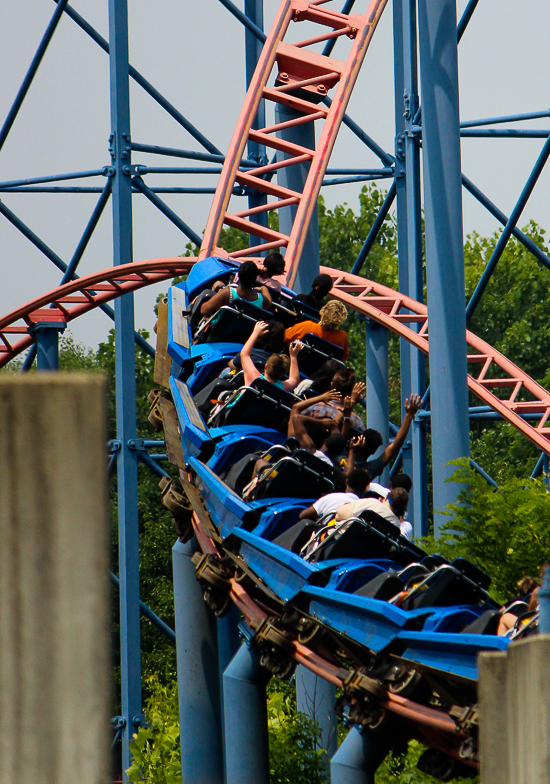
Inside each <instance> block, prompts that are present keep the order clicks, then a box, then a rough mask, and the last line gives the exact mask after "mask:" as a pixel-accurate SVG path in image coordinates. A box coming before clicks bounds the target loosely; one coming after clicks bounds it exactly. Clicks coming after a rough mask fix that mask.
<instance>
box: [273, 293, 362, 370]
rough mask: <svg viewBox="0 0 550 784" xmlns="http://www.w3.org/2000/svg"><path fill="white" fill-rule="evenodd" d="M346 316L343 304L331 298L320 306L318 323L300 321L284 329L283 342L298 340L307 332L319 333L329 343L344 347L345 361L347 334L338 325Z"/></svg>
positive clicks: (345, 355)
mask: <svg viewBox="0 0 550 784" xmlns="http://www.w3.org/2000/svg"><path fill="white" fill-rule="evenodd" d="M347 317H348V311H347V309H346V307H345V305H343V304H342V303H341V302H337V301H336V300H334V299H332V300H330V302H327V304H326V305H324V306H323V307H322V308H321V311H320V313H319V323H317V322H316V321H300V322H299V323H298V324H296V325H295V326H293V327H289V328H288V329H287V330H285V343H291V342H292V341H293V340H300V339H301V338H303V337H304V335H307V334H308V332H309V333H313V334H314V335H319V337H321V338H323V340H328V341H329V343H334V345H336V346H341V347H342V348H343V349H344V356H343V360H344V361H346V359H347V358H348V356H349V341H348V335H347V333H346V332H344V330H343V329H340V327H341V325H342V324H343V323H344V321H345V320H346V319H347Z"/></svg>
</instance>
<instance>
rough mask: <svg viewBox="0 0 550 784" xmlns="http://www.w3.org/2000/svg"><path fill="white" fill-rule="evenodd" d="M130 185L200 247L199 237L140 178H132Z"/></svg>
mask: <svg viewBox="0 0 550 784" xmlns="http://www.w3.org/2000/svg"><path fill="white" fill-rule="evenodd" d="M128 169H129V171H130V167H128ZM132 183H133V184H134V185H135V187H136V188H137V189H138V190H139V191H141V193H143V195H144V196H146V197H147V198H148V199H149V201H150V202H151V204H154V205H155V207H156V208H157V209H158V210H160V212H162V214H163V215H166V217H167V218H168V220H169V221H172V223H173V224H174V226H177V227H178V229H179V230H180V231H181V232H182V233H183V234H185V236H186V237H187V238H188V239H190V240H191V242H193V243H194V244H195V245H197V246H198V247H200V244H201V238H200V237H199V235H198V234H197V233H196V232H195V231H193V229H192V228H191V227H190V226H188V225H187V223H185V221H183V220H182V219H181V218H180V217H179V215H176V213H175V212H174V211H173V210H172V209H170V207H169V206H168V205H167V204H165V203H164V202H163V201H162V199H159V197H158V196H157V195H156V193H154V192H153V191H152V190H151V188H148V187H147V185H146V184H145V183H144V182H143V180H142V179H141V177H133V178H132Z"/></svg>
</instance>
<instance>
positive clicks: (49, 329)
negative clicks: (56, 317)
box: [29, 321, 67, 371]
mask: <svg viewBox="0 0 550 784" xmlns="http://www.w3.org/2000/svg"><path fill="white" fill-rule="evenodd" d="M66 326H67V325H66V324H65V323H64V322H58V321H57V322H56V321H51V322H48V321H43V322H40V323H38V324H34V325H33V326H32V327H31V328H30V329H29V332H30V333H31V334H33V335H36V369H37V370H38V371H48V370H59V333H60V332H64V330H65V327H66Z"/></svg>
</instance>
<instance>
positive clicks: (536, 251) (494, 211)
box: [462, 174, 550, 269]
mask: <svg viewBox="0 0 550 784" xmlns="http://www.w3.org/2000/svg"><path fill="white" fill-rule="evenodd" d="M462 185H463V186H464V187H465V188H466V190H467V191H468V193H471V194H472V196H473V197H474V199H477V200H478V202H479V203H480V204H482V205H483V206H484V207H485V209H486V210H487V211H488V212H490V213H491V215H493V216H494V217H495V218H496V219H497V220H498V221H499V223H502V225H503V226H506V225H507V223H508V221H509V218H507V217H506V215H505V214H504V213H503V212H502V210H499V208H498V207H497V206H496V205H495V204H493V202H492V201H491V200H490V199H488V198H487V196H485V194H484V193H483V192H482V191H480V190H479V188H477V187H476V186H475V185H474V183H473V182H472V181H471V180H470V179H468V177H466V175H465V174H463V175H462ZM512 234H513V235H514V237H515V238H516V239H517V240H519V241H520V242H521V244H522V245H523V246H524V247H525V248H527V250H528V251H529V252H530V253H532V254H533V256H534V257H535V258H536V259H537V261H540V263H541V264H544V266H545V267H548V269H550V257H549V256H547V255H546V253H544V252H543V251H542V250H541V249H540V248H539V247H538V245H535V243H534V242H533V240H532V239H530V237H528V236H527V235H526V234H524V233H523V232H522V231H520V230H519V229H518V228H517V226H516V227H515V228H514V230H513V231H512Z"/></svg>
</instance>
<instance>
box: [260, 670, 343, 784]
mask: <svg viewBox="0 0 550 784" xmlns="http://www.w3.org/2000/svg"><path fill="white" fill-rule="evenodd" d="M267 717H268V731H269V781H270V784H323V783H324V782H326V781H328V769H329V759H328V755H327V753H326V751H324V750H323V749H320V748H319V739H320V728H319V725H318V723H317V722H316V721H314V720H313V719H310V718H309V716H306V715H305V713H300V711H298V710H297V709H296V698H295V688H294V684H293V683H285V682H283V681H279V680H277V679H276V678H272V680H271V683H270V685H269V687H268V701H267Z"/></svg>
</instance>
